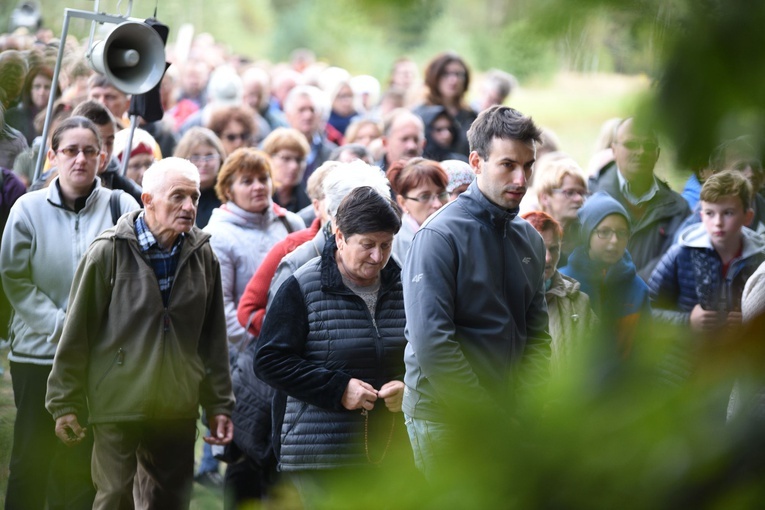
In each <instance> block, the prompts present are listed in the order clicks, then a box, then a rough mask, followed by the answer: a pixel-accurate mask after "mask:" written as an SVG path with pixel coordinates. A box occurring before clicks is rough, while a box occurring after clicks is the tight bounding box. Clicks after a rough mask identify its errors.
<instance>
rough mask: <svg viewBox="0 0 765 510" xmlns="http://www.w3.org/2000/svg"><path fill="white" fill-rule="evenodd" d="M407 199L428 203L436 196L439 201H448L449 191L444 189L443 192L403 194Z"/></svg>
mask: <svg viewBox="0 0 765 510" xmlns="http://www.w3.org/2000/svg"><path fill="white" fill-rule="evenodd" d="M401 196H402V197H404V198H405V199H407V200H414V201H415V202H419V203H421V204H427V203H429V202H432V201H433V199H434V198H437V199H438V201H439V202H441V203H444V204H445V203H446V202H447V201H448V200H449V193H447V192H446V191H442V192H441V193H427V194H422V195H420V196H418V197H407V196H406V195H401Z"/></svg>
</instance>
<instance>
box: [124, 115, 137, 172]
mask: <svg viewBox="0 0 765 510" xmlns="http://www.w3.org/2000/svg"><path fill="white" fill-rule="evenodd" d="M136 126H138V115H131V116H130V131H128V138H127V143H126V144H125V148H124V149H123V150H122V169H121V170H120V172H121V173H122V175H125V174H126V173H127V167H128V161H130V153H131V152H132V151H133V133H135V128H136Z"/></svg>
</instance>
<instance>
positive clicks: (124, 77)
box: [88, 21, 165, 94]
mask: <svg viewBox="0 0 765 510" xmlns="http://www.w3.org/2000/svg"><path fill="white" fill-rule="evenodd" d="M88 60H89V63H90V67H92V68H93V70H95V71H96V72H98V73H100V74H103V75H104V76H106V77H107V78H109V80H110V81H111V82H112V83H113V84H114V86H115V87H117V88H118V89H119V90H121V91H123V92H125V93H126V94H143V93H145V92H148V91H150V90H151V89H153V88H154V87H155V86H156V85H157V84H158V83H159V82H160V80H162V75H163V74H164V73H165V44H164V43H163V42H162V38H161V37H160V36H159V34H157V32H156V31H155V30H154V29H153V28H151V27H149V26H148V25H146V24H145V23H141V22H137V21H125V22H124V23H120V24H119V25H117V26H116V27H115V28H114V29H113V30H112V31H111V32H109V35H108V36H107V37H106V39H105V40H103V41H98V42H97V43H95V44H94V45H93V49H92V51H91V52H90V56H89V58H88Z"/></svg>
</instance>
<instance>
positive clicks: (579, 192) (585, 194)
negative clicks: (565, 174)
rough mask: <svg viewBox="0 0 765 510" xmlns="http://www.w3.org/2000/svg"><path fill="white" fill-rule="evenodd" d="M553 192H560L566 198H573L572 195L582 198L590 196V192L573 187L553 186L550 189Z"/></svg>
mask: <svg viewBox="0 0 765 510" xmlns="http://www.w3.org/2000/svg"><path fill="white" fill-rule="evenodd" d="M552 192H553V193H560V194H561V195H563V196H564V197H566V198H569V199H571V198H574V197H582V198H583V199H587V197H589V196H590V193H589V192H588V191H584V190H582V189H575V188H567V189H563V188H554V189H553V190H552Z"/></svg>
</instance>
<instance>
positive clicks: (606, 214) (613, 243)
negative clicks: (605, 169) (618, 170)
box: [560, 191, 651, 357]
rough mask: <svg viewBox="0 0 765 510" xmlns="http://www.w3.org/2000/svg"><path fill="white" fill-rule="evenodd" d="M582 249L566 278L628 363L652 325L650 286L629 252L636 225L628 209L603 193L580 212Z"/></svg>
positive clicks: (571, 260) (565, 269)
mask: <svg viewBox="0 0 765 510" xmlns="http://www.w3.org/2000/svg"><path fill="white" fill-rule="evenodd" d="M578 217H579V222H580V224H581V230H580V239H581V241H580V243H581V244H580V245H579V246H577V247H576V248H575V249H574V251H573V253H571V256H570V257H569V259H568V265H566V266H565V267H563V268H561V269H560V273H561V274H563V275H565V276H568V277H571V278H573V279H574V280H576V281H578V282H579V283H580V284H581V290H582V292H584V293H585V294H587V295H588V296H589V297H590V304H591V306H592V309H593V311H594V312H595V315H597V316H598V318H599V319H600V322H601V325H602V330H601V332H602V334H603V336H604V337H605V338H607V339H609V340H614V342H612V343H609V344H607V348H608V349H612V348H613V349H614V352H615V353H617V354H618V355H620V356H621V357H626V356H627V355H628V354H629V353H630V350H631V348H632V345H633V340H634V338H635V336H636V334H637V333H638V331H639V330H640V329H641V328H645V327H646V326H647V324H648V323H649V322H650V319H651V305H650V301H649V297H648V285H646V283H645V282H644V281H643V280H642V279H641V278H640V277H639V276H638V275H637V270H636V269H635V264H634V262H632V257H631V256H630V253H629V252H628V251H627V243H628V242H629V239H630V220H629V215H628V214H627V211H626V209H624V207H622V205H621V204H620V203H619V202H617V201H616V200H615V199H614V198H612V197H611V196H610V195H608V194H607V193H605V192H603V191H600V192H598V193H595V194H594V195H593V196H592V197H590V198H589V199H588V200H587V202H585V204H584V205H583V206H582V208H581V209H579V212H578Z"/></svg>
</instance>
